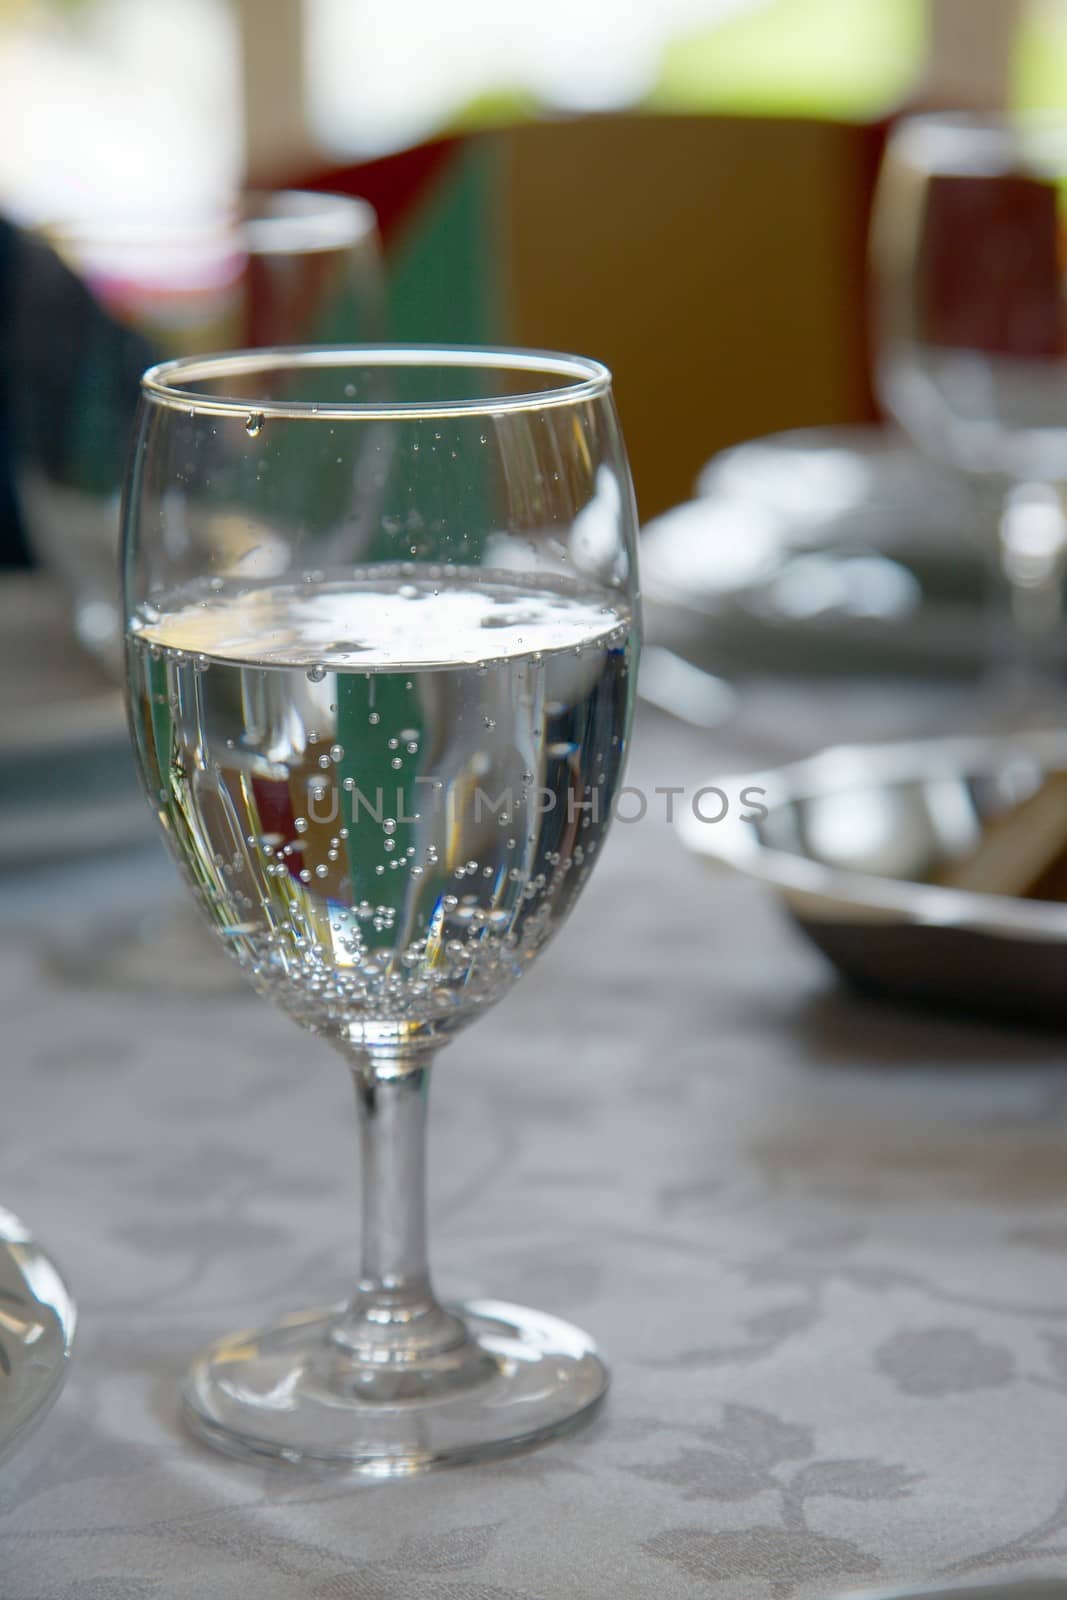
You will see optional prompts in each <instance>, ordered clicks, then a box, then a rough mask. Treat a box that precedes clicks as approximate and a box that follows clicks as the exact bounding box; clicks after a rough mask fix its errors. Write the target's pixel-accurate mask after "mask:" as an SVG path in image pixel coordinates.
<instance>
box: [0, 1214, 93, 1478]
mask: <svg viewBox="0 0 1067 1600" xmlns="http://www.w3.org/2000/svg"><path fill="white" fill-rule="evenodd" d="M76 1320H77V1316H76V1312H75V1309H74V1302H73V1300H72V1299H71V1297H70V1293H69V1291H68V1289H67V1286H66V1284H65V1283H64V1282H63V1279H62V1278H61V1277H60V1275H59V1273H58V1271H57V1270H56V1268H55V1266H54V1265H53V1264H52V1262H51V1261H50V1260H49V1258H48V1257H47V1256H46V1255H45V1253H44V1251H43V1250H42V1249H41V1247H40V1246H39V1245H37V1244H35V1243H34V1242H33V1240H32V1239H31V1238H30V1235H29V1234H28V1233H27V1231H26V1229H25V1227H24V1226H23V1225H22V1223H21V1222H20V1221H19V1220H18V1218H17V1217H15V1216H12V1214H11V1212H10V1211H3V1210H0V1461H2V1460H3V1459H4V1457H5V1456H8V1455H10V1454H11V1452H12V1451H13V1450H15V1449H16V1448H17V1447H18V1446H19V1445H20V1444H21V1443H22V1442H23V1440H24V1439H26V1438H27V1437H28V1435H29V1434H30V1433H32V1431H33V1429H34V1428H35V1427H36V1426H37V1425H38V1423H39V1422H41V1421H42V1420H43V1418H44V1416H45V1414H46V1413H47V1411H48V1409H49V1407H50V1406H51V1405H52V1403H53V1402H54V1401H55V1399H56V1396H57V1395H58V1394H59V1391H60V1389H61V1388H62V1387H63V1380H64V1379H65V1377H66V1375H67V1365H68V1362H69V1360H70V1351H71V1345H72V1343H73V1340H74V1326H75V1322H76Z"/></svg>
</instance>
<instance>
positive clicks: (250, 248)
mask: <svg viewBox="0 0 1067 1600" xmlns="http://www.w3.org/2000/svg"><path fill="white" fill-rule="evenodd" d="M12 287H13V294H14V299H15V311H14V314H13V316H12V318H11V326H12V328H13V330H14V337H15V341H16V346H15V349H14V350H13V351H12V353H11V369H12V385H13V390H12V392H13V393H15V394H17V397H18V405H17V407H16V408H15V418H16V423H17V431H16V440H15V444H16V452H15V467H16V480H17V487H18V492H19V499H20V504H21V509H22V514H23V518H24V522H25V525H26V531H27V534H28V536H29V540H30V543H31V545H32V546H33V548H34V550H35V552H36V554H37V556H38V557H39V559H40V561H41V562H42V564H43V565H44V567H45V568H46V569H47V570H48V571H49V572H50V573H51V574H52V575H53V576H54V577H55V578H56V579H57V580H58V582H59V584H60V585H61V587H62V589H63V591H64V592H65V594H66V597H67V600H68V602H69V606H70V612H71V619H72V623H73V627H74V631H75V633H76V635H77V637H78V639H79V640H80V642H81V643H82V645H84V646H85V648H86V650H88V652H89V653H90V654H91V655H92V656H93V657H94V658H95V659H96V660H97V661H98V662H99V663H100V665H101V666H102V667H103V668H104V670H105V672H106V673H107V674H108V675H109V676H110V677H112V678H113V679H117V680H120V679H121V677H122V674H123V661H124V650H123V642H122V641H123V626H122V615H121V605H120V596H119V580H118V546H119V501H120V496H121V492H122V481H123V472H124V469H125V464H126V454H127V451H128V448H129V439H130V430H131V427H132V424H133V418H134V414H135V411H136V407H137V399H138V394H139V386H140V378H141V374H142V372H143V371H144V370H145V368H146V367H147V366H149V365H151V364H152V363H153V362H158V361H159V360H161V359H162V358H164V357H166V356H177V355H187V354H198V353H204V352H206V351H209V350H218V349H225V348H232V347H233V346H235V345H243V346H259V345H272V344H303V343H309V342H315V343H318V342H326V343H330V342H338V343H352V342H355V341H361V340H367V339H371V340H374V339H380V338H381V337H382V333H383V326H382V325H383V322H384V315H385V306H384V274H383V269H382V260H381V247H380V242H379V238H378V229H377V219H376V217H375V213H374V210H373V208H372V207H371V206H369V205H368V204H367V203H366V202H365V201H363V200H358V199H355V198H351V197H348V196H344V195H335V194H316V193H312V192H309V191H300V190H282V191H278V192H275V193H268V192H248V193H246V194H245V195H244V196H243V197H241V199H240V200H239V201H235V202H234V204H233V206H232V208H230V209H228V210H227V211H225V212H224V213H222V214H216V213H212V214H209V215H201V214H195V215H189V216H178V217H172V218H160V219H154V220H153V219H149V218H140V219H114V220H111V221H107V222H104V221H97V222H95V223H81V224H74V223H69V224H65V225H62V226H60V225H57V226H55V227H52V228H50V229H49V230H47V232H43V233H40V234H37V235H33V234H26V235H23V236H21V238H20V244H19V250H18V254H17V256H16V259H15V265H14V270H13V272H12ZM367 503H368V505H369V496H368V501H367ZM65 748H66V747H64V749H65ZM206 943H207V941H206V940H205V937H204V934H203V929H202V928H201V927H200V925H199V923H198V921H197V919H196V918H195V917H194V916H193V915H192V913H191V911H190V910H188V909H187V908H186V906H185V904H184V902H182V903H180V904H179V905H177V906H175V907H171V908H165V909H163V908H159V907H155V908H153V910H152V912H151V913H150V914H149V915H147V916H146V917H144V918H142V919H139V920H138V921H137V922H136V923H135V924H134V925H132V926H128V927H126V926H123V927H115V928H112V929H110V930H103V931H102V932H101V933H99V934H98V936H97V938H95V939H94V940H93V941H92V942H91V943H88V944H87V943H86V942H85V941H84V940H83V939H81V938H74V939H70V938H66V937H63V936H60V937H58V938H56V939H54V940H53V941H52V942H51V944H50V946H49V949H48V958H49V960H50V963H51V965H52V966H53V967H54V968H55V969H56V970H57V971H58V972H59V973H60V974H61V975H62V976H63V977H64V978H67V979H72V980H74V981H76V982H79V983H85V982H92V983H96V984H100V983H104V984H108V985H111V986H119V987H130V986H132V987H136V988H140V987H144V986H147V987H150V988H159V987H162V986H166V987H171V988H180V989H185V990H190V989H191V990H195V991H198V992H200V991H204V990H212V989H220V988H228V987H239V985H240V978H239V975H238V974H237V973H236V972H234V973H232V974H231V973H220V972H219V970H218V963H217V962H216V961H215V960H214V952H213V951H212V950H210V949H209V948H208V949H205V946H206Z"/></svg>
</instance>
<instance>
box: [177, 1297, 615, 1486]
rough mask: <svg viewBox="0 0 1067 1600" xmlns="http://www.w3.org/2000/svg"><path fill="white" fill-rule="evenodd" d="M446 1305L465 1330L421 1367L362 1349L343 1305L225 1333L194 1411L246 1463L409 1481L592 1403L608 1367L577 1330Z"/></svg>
mask: <svg viewBox="0 0 1067 1600" xmlns="http://www.w3.org/2000/svg"><path fill="white" fill-rule="evenodd" d="M449 1310H450V1311H451V1312H453V1313H454V1314H455V1315H457V1316H458V1317H460V1318H462V1321H463V1323H464V1324H465V1326H466V1330H467V1334H468V1337H467V1338H466V1339H461V1340H460V1342H459V1343H458V1344H456V1345H455V1346H454V1347H453V1348H452V1349H450V1350H446V1351H444V1352H443V1353H442V1354H441V1355H439V1356H438V1357H436V1358H435V1359H433V1360H432V1361H426V1362H424V1363H420V1364H419V1365H417V1366H410V1365H404V1364H395V1365H394V1364H393V1363H383V1362H381V1361H365V1362H361V1361H359V1360H358V1359H356V1358H354V1357H353V1355H352V1354H351V1352H350V1351H348V1350H347V1349H345V1348H344V1347H343V1346H341V1345H339V1343H338V1339H337V1329H338V1326H339V1323H340V1319H341V1317H342V1312H341V1311H340V1310H338V1309H330V1310H325V1311H312V1312H307V1313H305V1314H303V1315H300V1316H296V1317H287V1318H286V1319H285V1320H284V1321H283V1322H280V1323H279V1324H278V1325H277V1326H276V1327H273V1328H269V1329H264V1330H262V1331H260V1332H257V1333H242V1334H236V1335H234V1336H233V1337H231V1338H228V1339H224V1340H222V1341H221V1342H220V1343H219V1344H216V1345H214V1346H213V1347H212V1348H211V1349H210V1350H208V1351H207V1352H206V1353H205V1354H204V1355H203V1356H201V1357H200V1358H199V1359H198V1360H197V1361H196V1362H194V1364H193V1366H192V1368H191V1370H190V1373H189V1376H188V1379H187V1380H186V1386H185V1392H184V1413H185V1420H186V1422H187V1423H188V1425H189V1427H190V1428H191V1429H192V1431H193V1433H195V1434H196V1435H197V1437H199V1438H201V1439H203V1440H205V1441H206V1442H207V1443H208V1444H211V1445H213V1446H214V1447H215V1448H216V1449H217V1450H222V1451H224V1452H225V1453H226V1454H227V1455H232V1456H238V1457H240V1458H242V1459H244V1460H246V1461H259V1462H264V1461H276V1462H278V1463H280V1464H282V1465H289V1466H298V1467H302V1468H304V1469H312V1470H313V1469H315V1468H320V1469H324V1470H338V1469H340V1470H342V1471H345V1472H349V1473H357V1474H361V1475H363V1476H366V1477H370V1478H400V1477H408V1476H410V1475H411V1474H413V1473H416V1472H425V1471H428V1470H429V1469H430V1468H434V1467H445V1466H457V1465H460V1464H461V1463H463V1462H468V1461H480V1460H484V1459H486V1458H489V1457H493V1456H502V1455H511V1454H513V1453H514V1452H516V1451H520V1450H528V1449H530V1448H532V1447H533V1446H534V1445H537V1444H541V1443H542V1442H543V1441H544V1440H546V1439H551V1438H553V1437H555V1435H557V1434H560V1433H564V1432H566V1431H568V1430H569V1429H571V1428H574V1427H577V1426H578V1425H579V1424H580V1423H582V1422H584V1421H585V1420H586V1419H587V1418H589V1417H591V1416H592V1415H593V1413H594V1412H595V1411H596V1409H597V1407H598V1406H599V1404H600V1402H601V1400H602V1399H603V1398H604V1395H605V1393H606V1391H607V1386H608V1372H607V1368H606V1367H605V1366H604V1364H603V1362H602V1361H601V1360H600V1358H599V1356H598V1355H597V1353H596V1350H595V1348H594V1346H593V1344H592V1342H591V1340H590V1339H589V1338H588V1336H587V1335H586V1334H584V1333H582V1332H581V1330H580V1329H578V1328H574V1327H572V1326H571V1325H570V1324H569V1323H566V1322H559V1321H557V1319H556V1318H555V1317H549V1316H545V1315H544V1313H542V1312H540V1311H530V1310H527V1309H526V1308H525V1307H523V1306H512V1305H505V1304H503V1303H501V1302H500V1301H496V1300H477V1301H470V1302H468V1303H467V1304H465V1305H458V1306H452V1307H449Z"/></svg>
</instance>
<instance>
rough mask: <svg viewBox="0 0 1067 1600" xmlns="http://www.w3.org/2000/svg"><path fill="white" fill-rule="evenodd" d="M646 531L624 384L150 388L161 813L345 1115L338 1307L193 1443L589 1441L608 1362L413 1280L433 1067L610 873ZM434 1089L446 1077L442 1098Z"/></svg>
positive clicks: (290, 1326)
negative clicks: (353, 1135)
mask: <svg viewBox="0 0 1067 1600" xmlns="http://www.w3.org/2000/svg"><path fill="white" fill-rule="evenodd" d="M635 532H636V516H635V508H634V502H633V495H632V489H631V484H630V478H629V471H628V467H627V461H626V455H625V450H624V447H623V442H622V437H621V434H620V430H619V425H618V421H617V417H616V413H615V409H614V404H613V401H612V395H611V380H610V375H609V373H608V372H607V371H606V369H605V368H604V367H602V366H600V365H599V364H598V363H596V362H594V361H589V360H584V359H581V358H578V357H574V356H564V355H554V354H547V353H541V352H527V351H521V350H463V349H455V348H451V349H450V348H421V347H410V346H409V347H400V348H393V349H387V348H376V347H364V348H356V349H336V348H329V349H323V348H310V349H292V350H275V351H266V352H261V353H250V352H247V351H244V352H238V353H235V354H231V355H222V356H216V357H210V358H206V359H196V358H193V359H187V360H181V361H175V362H171V363H167V364H165V365H163V366H160V367H157V368H155V369H153V370H152V371H150V372H149V373H147V374H146V376H145V378H144V381H143V396H142V402H141V408H140V412H139V420H138V423H137V427H136V431H135V439H134V444H133V449H132V455H131V464H130V473H129V482H128V488H127V498H126V511H125V532H124V544H123V569H124V584H125V610H126V618H127V660H128V666H127V672H128V690H129V705H130V718H131V727H132V731H133V738H134V743H135V746H136V750H137V755H138V759H139V764H140V768H141V771H142V774H143V778H144V783H145V788H146V792H147V795H148V798H149V800H150V801H151V803H152V805H153V806H154V808H155V810H156V812H157V815H158V817H159V820H160V823H161V825H162V827H163V830H164V832H165V834H166V837H167V839H168V840H169V842H170V844H171V846H172V848H173V850H174V852H175V854H176V856H177V857H178V859H179V861H180V863H181V864H182V866H183V867H184V870H185V873H186V876H187V877H188V879H189V881H190V882H191V884H192V885H193V887H194V889H195V890H196V893H197V895H198V897H199V900H200V904H201V906H202V908H203V910H204V911H205V912H206V914H207V917H208V919H209V920H210V922H211V924H212V926H213V927H214V929H215V932H216V933H217V935H218V937H219V940H220V941H221V943H222V944H223V945H225V947H226V948H227V949H228V950H229V952H230V953H231V955H233V956H234V957H236V959H237V960H238V961H239V962H240V963H241V965H242V966H243V967H244V969H245V971H246V972H247V973H248V975H249V977H250V978H251V980H252V982H253V984H254V985H255V986H256V987H257V988H258V989H259V990H260V991H262V993H264V994H266V995H268V996H270V998H271V999H272V1000H274V1001H275V1003H276V1004H277V1005H279V1006H280V1007H281V1008H282V1010H283V1011H286V1012H288V1014H289V1015H290V1016H291V1017H293V1018H294V1019H295V1020H296V1021H297V1022H299V1023H302V1024H303V1026H304V1027H306V1028H307V1029H309V1030H310V1031H311V1032H312V1033H316V1034H319V1035H320V1036H322V1037H323V1038H325V1039H328V1040H329V1041H330V1042H331V1043H332V1044H333V1045H334V1046H335V1047H336V1048H337V1049H338V1050H339V1051H340V1053H341V1055H342V1056H343V1057H344V1059H345V1060H346V1062H347V1063H348V1065H349V1067H350V1069H351V1071H352V1075H353V1078H354V1081H355V1088H356V1102H357V1106H358V1111H359V1119H360V1126H361V1136H362V1176H363V1254H362V1266H361V1269H360V1272H359V1277H358V1279H357V1281H356V1284H355V1289H354V1293H353V1295H352V1298H351V1300H350V1301H349V1302H348V1304H347V1305H345V1306H341V1307H337V1308H333V1309H329V1310H325V1311H323V1310H319V1311H313V1312H308V1313H302V1314H299V1315H297V1316H295V1317H287V1318H285V1319H284V1320H283V1321H281V1322H279V1323H277V1324H276V1325H275V1326H273V1327H270V1328H267V1329H265V1330H263V1331H260V1332H256V1333H241V1334H238V1335H236V1336H234V1337H233V1338H230V1339H226V1340H223V1341H222V1343H220V1344H218V1345H216V1346H215V1347H214V1348H213V1349H211V1350H209V1351H208V1352H207V1353H206V1354H205V1355H203V1356H202V1357H201V1358H200V1359H199V1360H198V1361H197V1362H196V1363H195V1365H194V1366H193V1368H192V1371H191V1373H190V1376H189V1378H188V1381H187V1385H186V1389H185V1412H186V1416H187V1419H188V1421H189V1423H190V1424H191V1425H192V1428H193V1430H194V1431H195V1432H196V1433H197V1434H199V1435H201V1436H202V1437H204V1438H206V1439H207V1440H209V1441H210V1442H211V1443H213V1444H215V1445H216V1446H218V1447H219V1448H221V1449H223V1450H225V1451H228V1452H230V1453H233V1454H237V1455H241V1456H245V1457H249V1458H274V1459H276V1460H279V1461H284V1462H289V1463H307V1464H316V1463H317V1464H320V1465H326V1464H332V1465H334V1466H344V1467H347V1468H348V1469H351V1470H353V1471H356V1472H362V1473H366V1474H370V1475H374V1476H395V1475H406V1474H409V1473H414V1472H417V1471H420V1470H422V1469H424V1468H427V1467H433V1466H437V1465H441V1464H445V1463H449V1462H458V1461H467V1460H473V1459H476V1458H479V1457H483V1456H487V1455H493V1454H500V1453H505V1452H509V1451H511V1450H513V1449H517V1448H520V1447H524V1446H528V1445H530V1444H533V1443H536V1442H538V1441H540V1440H543V1439H546V1438H548V1437H550V1436H551V1435H554V1434H556V1433H558V1432H560V1431H561V1430H563V1429H566V1428H569V1427H571V1426H572V1425H574V1424H575V1423H577V1422H578V1421H579V1420H580V1419H581V1418H583V1417H585V1416H587V1415H588V1414H589V1413H590V1412H591V1411H592V1410H593V1409H594V1408H595V1407H596V1405H597V1404H598V1402H599V1401H600V1399H601V1397H602V1396H603V1394H604V1391H605V1387H606V1384H607V1373H606V1370H605V1368H604V1366H603V1364H602V1363H601V1361H600V1359H599V1357H598V1356H597V1354H596V1352H595V1350H594V1347H593V1345H592V1343H591V1342H590V1340H589V1339H588V1338H587V1336H586V1335H585V1334H584V1333H582V1332H580V1331H579V1330H577V1329H575V1328H573V1327H569V1326H567V1325H566V1324H564V1323H562V1322H559V1321H557V1320H556V1319H555V1318H554V1317H551V1316H547V1315H544V1314H542V1313H541V1312H538V1311H531V1310H527V1309H524V1308H521V1307H516V1306H511V1305H504V1304H500V1303H498V1302H495V1301H491V1300H482V1301H476V1302H472V1303H469V1304H466V1305H463V1306H456V1307H448V1308H446V1307H443V1306H441V1305H440V1304H439V1303H438V1301H437V1300H436V1298H435V1296H434V1293H433V1290H432V1288H431V1286H430V1279H429V1275H428V1270H427V1264H426V1245H425V1232H426V1224H425V1194H424V1176H423V1172H424V1168H423V1119H424V1114H425V1105H426V1091H427V1087H428V1082H429V1075H430V1067H431V1064H432V1063H433V1061H434V1059H435V1057H436V1055H437V1052H438V1050H439V1049H440V1048H441V1047H442V1046H443V1045H444V1044H446V1043H447V1042H448V1041H449V1040H450V1039H452V1038H453V1037H454V1035H455V1034H456V1033H457V1032H459V1031H460V1030H461V1029H463V1028H465V1027H466V1026H467V1024H468V1023H470V1022H472V1021H473V1020H474V1019H475V1018H476V1017H478V1016H479V1015H480V1014H481V1013H482V1012H483V1011H485V1010H486V1009H487V1008H488V1007H489V1006H491V1005H494V1004H495V1003H496V1002H497V1001H498V1000H499V999H501V998H502V997H503V996H504V995H505V994H506V993H507V991H508V990H509V989H510V987H511V985H512V984H513V983H514V982H515V981H516V980H517V979H518V978H519V977H520V976H521V974H522V973H523V972H524V971H525V970H526V968H527V967H528V966H529V965H530V963H531V962H532V961H533V960H534V958H535V957H536V956H537V955H538V953H539V952H540V950H541V949H542V948H543V946H544V945H545V944H546V942H547V941H548V940H549V939H550V938H551V937H552V936H553V935H554V933H555V932H556V930H557V929H558V928H559V926H560V924H561V923H562V922H563V920H564V918H565V917H566V915H567V913H568V912H569V911H570V909H571V907H572V905H573V904H574V902H575V900H576V899H577V896H578V894H579V893H580V891H581V888H582V886H583V884H584V883H585V881H586V879H587V878H588V876H589V873H590V871H591V869H592V867H593V865H594V864H595V862H596V860H597V857H598V854H599V851H600V848H601V846H602V844H603V841H604V836H605V833H606V831H607V828H608V824H609V821H610V818H611V812H612V801H613V796H614V794H615V792H616V790H617V787H618V784H619V782H620V778H621V773H622V769H623V762H624V758H625V753H626V749H627V744H628V740H629V730H630V719H631V711H632V706H633V699H634V688H635V677H636V674H635V666H636V662H635V655H636V651H637V626H638V624H637V580H636V570H635ZM446 1070H447V1069H446Z"/></svg>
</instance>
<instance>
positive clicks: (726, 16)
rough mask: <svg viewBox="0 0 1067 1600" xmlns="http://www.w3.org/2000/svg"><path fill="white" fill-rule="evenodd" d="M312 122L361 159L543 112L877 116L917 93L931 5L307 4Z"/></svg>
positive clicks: (808, 1)
mask: <svg viewBox="0 0 1067 1600" xmlns="http://www.w3.org/2000/svg"><path fill="white" fill-rule="evenodd" d="M304 6H305V18H306V49H305V69H306V84H307V101H308V116H309V120H310V121H311V123H312V125H313V127H314V131H315V133H316V135H317V136H318V138H319V139H321V140H322V141H323V142H324V143H325V144H326V145H328V146H329V147H331V148H333V149H335V150H343V151H351V152H359V153H364V154H373V153H375V152H377V151H380V150H385V149H389V148H395V147H397V146H399V145H403V144H408V143H411V142H413V141H414V140H417V139H420V138H424V137H427V136H429V135H431V134H433V133H437V132H440V131H441V130H442V129H444V128H447V127H453V126H461V127H464V126H465V127H469V126H471V125H473V124H476V123H478V122H480V121H485V120H491V119H502V118H504V117H506V116H507V115H509V114H516V113H522V112H524V111H532V110H534V109H537V108H538V107H547V108H549V109H556V110H563V111H605V110H614V109H617V108H621V107H624V106H634V105H638V104H648V105H650V106H654V107H655V108H656V109H660V110H667V111H709V112H712V111H736V112H746V111H748V112H754V111H758V112H770V113H794V114H805V113H807V114H811V115H822V116H835V115H841V116H853V115H856V116H870V115H873V114H876V113H878V112H880V111H884V110H886V109H888V108H889V107H890V106H891V105H892V104H893V102H894V101H895V100H899V99H900V98H902V97H903V96H904V95H905V94H906V93H907V92H908V90H909V89H910V88H911V87H912V86H913V85H914V83H915V81H916V80H917V78H918V76H919V73H920V71H921V68H922V64H923V57H924V48H925V3H924V0H539V3H538V4H537V5H536V6H535V7H531V8H529V9H528V10H525V9H523V10H520V9H519V8H517V7H515V6H514V5H512V4H510V3H507V0H450V3H449V4H447V5H444V4H441V3H440V0H394V3H393V4H391V5H388V6H384V5H382V4H381V3H380V0H304Z"/></svg>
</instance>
